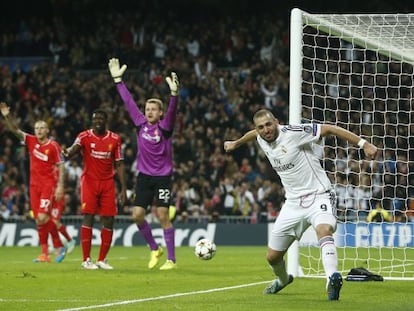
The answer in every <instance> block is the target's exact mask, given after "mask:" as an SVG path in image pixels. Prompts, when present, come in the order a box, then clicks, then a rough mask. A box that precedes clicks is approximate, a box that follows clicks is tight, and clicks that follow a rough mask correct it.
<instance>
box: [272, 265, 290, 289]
mask: <svg viewBox="0 0 414 311" xmlns="http://www.w3.org/2000/svg"><path fill="white" fill-rule="evenodd" d="M269 266H270V268H271V269H272V271H273V273H274V274H275V275H276V276H277V277H278V278H279V281H280V285H285V284H286V283H287V282H288V280H289V276H288V274H287V272H286V265H285V261H284V260H282V261H281V262H279V263H278V264H276V265H269Z"/></svg>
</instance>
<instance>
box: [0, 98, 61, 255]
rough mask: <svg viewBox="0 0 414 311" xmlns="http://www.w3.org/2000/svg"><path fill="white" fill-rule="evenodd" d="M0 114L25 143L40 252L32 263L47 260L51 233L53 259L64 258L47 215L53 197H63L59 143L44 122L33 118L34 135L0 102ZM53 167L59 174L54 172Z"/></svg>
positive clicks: (55, 229) (31, 204)
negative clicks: (15, 119) (19, 124)
mask: <svg viewBox="0 0 414 311" xmlns="http://www.w3.org/2000/svg"><path fill="white" fill-rule="evenodd" d="M0 110H1V114H2V115H3V117H4V119H5V121H6V122H5V123H6V125H7V127H8V128H9V129H10V130H11V131H12V132H13V133H14V135H15V136H16V137H17V138H18V139H19V140H20V141H22V142H24V143H25V145H26V147H27V150H28V152H29V156H30V190H29V192H30V206H31V208H32V211H33V217H34V219H35V221H36V225H37V231H38V234H39V243H40V247H41V250H42V253H41V254H40V255H39V256H38V257H37V258H36V259H34V261H35V262H50V261H51V260H50V257H49V250H48V245H47V240H48V236H49V233H50V234H51V236H52V241H53V247H54V248H55V249H56V250H57V253H56V258H55V261H56V262H61V261H62V260H63V259H64V258H65V254H66V249H65V247H64V246H63V244H62V241H61V240H60V238H59V233H58V231H57V228H56V225H55V223H54V222H53V221H52V219H51V217H50V212H51V207H52V202H53V200H55V199H56V200H60V199H61V198H62V197H63V194H64V193H63V182H64V166H63V159H62V158H61V148H60V146H59V144H58V143H57V142H55V141H53V140H51V139H49V137H48V135H49V127H48V125H47V123H46V122H45V121H36V123H35V125H34V133H35V134H34V135H31V134H28V133H25V132H23V131H22V130H20V129H19V128H18V127H17V125H16V124H15V123H14V122H13V121H12V119H11V117H10V107H9V106H7V104H6V103H4V102H2V103H0ZM56 169H58V170H59V174H58V175H57V174H56Z"/></svg>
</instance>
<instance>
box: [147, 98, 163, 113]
mask: <svg viewBox="0 0 414 311" xmlns="http://www.w3.org/2000/svg"><path fill="white" fill-rule="evenodd" d="M146 104H158V107H159V108H160V110H161V111H164V104H163V103H162V101H161V100H160V99H158V98H148V99H147V101H146V102H145V105H146Z"/></svg>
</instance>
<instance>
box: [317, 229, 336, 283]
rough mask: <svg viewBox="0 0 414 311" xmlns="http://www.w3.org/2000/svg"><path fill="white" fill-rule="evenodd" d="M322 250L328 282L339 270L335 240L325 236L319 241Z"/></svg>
mask: <svg viewBox="0 0 414 311" xmlns="http://www.w3.org/2000/svg"><path fill="white" fill-rule="evenodd" d="M319 245H320V248H321V256H322V264H323V267H324V269H325V274H326V278H327V280H329V277H330V276H331V275H332V273H334V272H336V271H337V269H338V254H337V252H336V246H335V242H334V238H333V237H332V236H325V237H323V238H322V239H320V240H319Z"/></svg>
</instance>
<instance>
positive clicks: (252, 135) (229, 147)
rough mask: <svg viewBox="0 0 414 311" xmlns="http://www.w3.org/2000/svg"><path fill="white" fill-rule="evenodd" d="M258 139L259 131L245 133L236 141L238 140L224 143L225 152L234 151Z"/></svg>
mask: <svg viewBox="0 0 414 311" xmlns="http://www.w3.org/2000/svg"><path fill="white" fill-rule="evenodd" d="M256 137H257V131H256V130H255V129H254V130H251V131H248V132H247V133H245V134H244V135H243V136H242V137H240V138H238V139H236V140H227V141H225V142H224V150H225V151H226V152H230V151H233V150H234V149H236V148H238V147H240V146H241V145H243V144H246V143H248V142H249V141H252V140H254V139H256Z"/></svg>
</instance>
